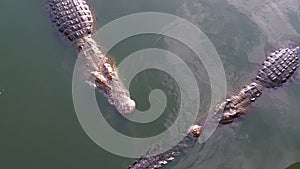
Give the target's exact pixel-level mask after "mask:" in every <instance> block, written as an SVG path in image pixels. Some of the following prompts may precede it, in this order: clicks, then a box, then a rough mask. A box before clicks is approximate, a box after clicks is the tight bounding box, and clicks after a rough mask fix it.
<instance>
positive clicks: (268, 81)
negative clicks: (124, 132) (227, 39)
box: [128, 45, 300, 169]
mask: <svg viewBox="0 0 300 169" xmlns="http://www.w3.org/2000/svg"><path fill="white" fill-rule="evenodd" d="M299 57H300V47H299V46H296V45H290V46H289V47H287V48H280V49H278V50H276V51H274V52H272V53H270V55H269V56H267V57H266V59H265V60H264V61H263V63H262V67H261V68H260V69H259V70H258V72H257V75H256V77H255V78H254V79H253V80H252V82H251V83H250V84H247V85H245V86H244V87H243V88H242V89H241V90H240V91H239V92H238V93H237V94H235V95H231V96H230V97H228V98H227V99H225V100H224V101H223V102H222V103H220V104H218V105H216V106H215V108H214V110H213V111H214V114H215V117H216V120H217V121H218V123H219V125H225V124H228V123H231V122H233V120H234V119H236V118H238V117H240V116H241V115H243V114H245V113H246V110H247V107H248V106H249V105H250V104H251V103H253V102H254V101H256V100H257V98H258V97H259V96H261V94H262V92H263V90H264V89H265V88H269V89H270V88H278V87H280V86H282V85H283V84H284V83H286V82H287V81H288V79H289V78H290V77H291V76H292V75H293V74H294V73H295V71H296V70H297V68H298V67H299ZM204 122H205V117H203V118H200V119H198V121H197V122H196V124H194V125H193V126H191V127H190V128H189V129H188V132H187V135H186V137H185V138H184V139H183V140H182V141H181V142H180V143H179V144H178V145H176V146H175V147H173V148H172V149H170V150H168V151H166V152H164V153H161V154H159V155H155V156H151V154H149V155H146V156H143V157H141V158H140V159H138V160H136V161H135V162H134V163H133V164H132V165H130V166H129V167H128V169H145V168H147V169H156V168H160V167H162V166H164V165H166V164H167V163H168V162H170V161H172V160H174V159H175V157H176V156H178V155H179V154H180V153H181V152H182V151H183V150H184V149H186V148H188V147H190V148H191V147H192V146H193V145H194V143H195V142H196V140H197V138H199V137H200V136H201V131H202V130H203V129H205V125H204Z"/></svg>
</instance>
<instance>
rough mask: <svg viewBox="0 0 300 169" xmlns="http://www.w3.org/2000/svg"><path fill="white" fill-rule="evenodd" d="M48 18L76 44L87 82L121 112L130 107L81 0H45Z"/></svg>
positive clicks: (92, 21)
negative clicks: (98, 42) (83, 63)
mask: <svg viewBox="0 0 300 169" xmlns="http://www.w3.org/2000/svg"><path fill="white" fill-rule="evenodd" d="M47 7H48V8H49V13H50V18H51V21H52V22H53V23H54V24H55V26H56V28H57V29H58V30H59V32H60V33H61V34H62V35H63V36H64V37H66V38H67V39H69V40H70V41H71V42H72V43H73V45H74V46H75V47H76V50H77V52H78V53H79V55H80V57H82V58H83V60H84V62H85V64H86V65H85V72H83V74H87V83H88V84H90V85H91V86H93V87H95V88H97V89H99V90H100V91H101V92H102V93H104V95H105V96H106V97H107V98H108V101H109V103H110V104H112V105H114V106H115V107H116V109H117V110H118V111H119V112H120V113H122V114H128V113H131V112H133V111H134V109H135V102H134V101H133V100H132V99H130V95H129V92H128V91H127V89H126V88H125V87H124V86H123V84H122V83H121V81H120V80H119V78H118V74H117V71H116V69H115V68H114V66H112V65H111V64H110V63H109V62H108V61H109V59H108V58H107V57H106V56H104V55H103V54H102V52H101V50H100V48H99V47H98V45H97V43H96V42H95V40H94V39H93V38H92V36H91V34H92V32H93V26H94V18H93V15H92V12H91V10H90V8H89V6H88V4H87V2H86V1H85V0H48V1H47Z"/></svg>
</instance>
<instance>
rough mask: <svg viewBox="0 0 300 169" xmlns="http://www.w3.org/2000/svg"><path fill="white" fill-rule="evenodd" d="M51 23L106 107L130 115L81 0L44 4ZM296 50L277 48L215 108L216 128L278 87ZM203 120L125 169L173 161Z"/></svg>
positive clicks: (129, 103)
mask: <svg viewBox="0 0 300 169" xmlns="http://www.w3.org/2000/svg"><path fill="white" fill-rule="evenodd" d="M47 5H48V7H49V12H50V17H51V21H52V22H53V23H54V24H55V25H56V27H57V29H58V30H59V32H61V34H62V35H63V36H65V37H66V38H68V39H69V40H70V41H71V42H73V44H74V46H75V47H76V49H77V52H78V53H80V56H81V57H83V59H84V61H85V64H86V73H87V74H88V81H87V82H88V83H89V84H90V85H92V86H93V87H95V88H97V89H99V90H100V91H102V92H103V93H104V94H105V95H106V96H107V98H108V100H109V103H111V104H112V105H115V106H116V108H117V110H118V111H119V112H121V113H125V114H126V113H130V112H132V111H133V110H134V109H135V102H134V101H133V100H131V99H130V95H129V92H128V91H127V90H126V89H125V88H124V86H123V85H122V83H121V82H120V80H119V79H118V75H117V72H116V69H115V68H114V67H113V66H112V65H111V64H109V62H108V58H107V57H106V56H104V55H103V54H102V52H101V50H100V49H99V47H98V45H97V43H96V42H95V40H93V39H92V36H91V34H92V31H93V16H92V12H91V11H90V8H89V6H88V5H87V3H86V1H85V0H48V2H47ZM299 56H300V47H299V46H297V45H290V46H289V47H286V48H280V49H278V50H276V51H274V52H272V53H270V55H269V56H267V58H266V59H265V60H264V62H263V63H262V67H261V69H259V71H258V73H257V75H256V77H255V79H253V80H252V81H251V82H250V83H249V84H247V85H245V86H244V87H243V88H242V89H241V90H240V91H239V92H238V93H237V94H236V95H232V96H230V97H228V98H227V99H225V100H224V101H223V102H222V103H220V104H218V105H217V106H215V109H214V113H215V116H216V117H217V120H218V123H219V124H220V125H224V124H228V123H231V122H232V121H233V120H234V119H236V118H238V117H240V116H241V115H243V114H245V113H246V110H247V107H248V106H249V105H250V104H251V103H252V102H254V101H256V100H257V98H258V97H259V96H261V94H262V92H263V90H264V89H265V88H277V87H280V86H282V84H284V83H285V82H287V80H288V79H289V78H290V77H291V76H292V75H293V74H294V73H295V71H296V70H297V68H298V67H299ZM204 121H205V117H204V118H200V119H199V120H198V122H197V123H196V124H195V125H193V126H191V127H190V129H189V130H188V132H187V135H186V137H185V138H184V139H183V140H182V141H181V142H180V143H179V144H178V145H176V146H175V147H173V148H172V149H170V150H168V151H166V152H164V153H161V154H159V155H155V156H151V154H149V155H145V156H143V157H141V158H140V159H138V160H136V161H135V162H134V163H133V164H132V165H130V166H129V167H128V168H129V169H145V168H147V169H154V168H160V167H162V166H164V165H165V164H167V163H168V162H169V161H172V160H174V159H175V157H176V156H177V155H179V154H180V152H181V151H182V150H183V149H185V148H186V147H191V146H193V145H194V143H195V142H196V140H197V138H198V137H200V136H201V131H202V130H203V129H205V125H204Z"/></svg>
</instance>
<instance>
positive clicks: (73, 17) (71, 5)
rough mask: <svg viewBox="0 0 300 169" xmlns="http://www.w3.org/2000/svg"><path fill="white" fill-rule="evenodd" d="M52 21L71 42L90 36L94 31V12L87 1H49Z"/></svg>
mask: <svg viewBox="0 0 300 169" xmlns="http://www.w3.org/2000/svg"><path fill="white" fill-rule="evenodd" d="M47 5H48V8H49V13H50V18H51V21H52V22H53V23H54V24H55V26H56V27H57V29H58V30H59V32H60V33H61V34H62V35H63V36H65V37H66V38H67V39H69V40H70V41H72V42H74V43H75V44H76V43H77V42H76V41H78V40H80V39H82V38H84V37H85V36H90V35H91V33H92V30H93V23H94V21H93V16H92V12H91V10H90V8H89V6H88V5H87V2H86V1H85V0H48V2H47Z"/></svg>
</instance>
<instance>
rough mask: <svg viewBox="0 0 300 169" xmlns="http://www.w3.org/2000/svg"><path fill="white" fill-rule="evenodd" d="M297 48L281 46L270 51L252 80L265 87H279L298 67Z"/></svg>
mask: <svg viewBox="0 0 300 169" xmlns="http://www.w3.org/2000/svg"><path fill="white" fill-rule="evenodd" d="M299 50H300V48H299V47H294V48H281V49H278V50H276V51H275V52H272V53H270V55H269V56H267V58H266V60H265V61H264V62H263V63H262V67H261V69H259V71H258V73H257V76H256V78H255V80H254V81H255V82H256V83H259V84H261V85H262V86H264V87H266V88H276V87H280V86H281V85H282V84H283V83H285V82H286V81H287V80H288V79H289V78H290V77H291V76H292V75H293V74H294V73H295V71H296V70H297V68H298V67H299V55H300V53H299Z"/></svg>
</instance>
